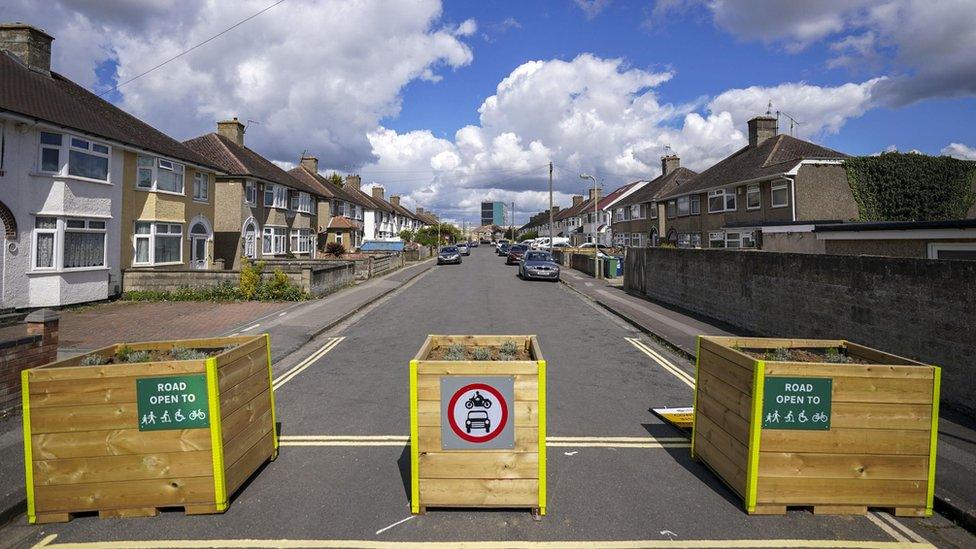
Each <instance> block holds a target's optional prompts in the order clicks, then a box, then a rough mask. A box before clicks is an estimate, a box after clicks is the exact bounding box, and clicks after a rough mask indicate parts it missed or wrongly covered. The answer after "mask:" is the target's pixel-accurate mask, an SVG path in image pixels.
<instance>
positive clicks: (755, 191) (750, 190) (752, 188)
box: [746, 185, 762, 210]
mask: <svg viewBox="0 0 976 549" xmlns="http://www.w3.org/2000/svg"><path fill="white" fill-rule="evenodd" d="M753 195H755V197H756V198H757V199H758V200H757V203H756V205H755V206H752V205H750V204H749V202H750V200H751V199H752V196H753ZM760 209H762V191H761V189H760V187H759V185H749V186H747V187H746V210H760Z"/></svg>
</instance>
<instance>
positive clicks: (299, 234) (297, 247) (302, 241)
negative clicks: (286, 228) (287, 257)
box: [291, 229, 312, 254]
mask: <svg viewBox="0 0 976 549" xmlns="http://www.w3.org/2000/svg"><path fill="white" fill-rule="evenodd" d="M291 251H292V253H296V254H307V253H311V251H312V230H311V229H292V231H291Z"/></svg>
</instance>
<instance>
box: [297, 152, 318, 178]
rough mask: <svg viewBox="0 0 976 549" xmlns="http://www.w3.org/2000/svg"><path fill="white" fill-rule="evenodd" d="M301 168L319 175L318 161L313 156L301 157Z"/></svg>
mask: <svg viewBox="0 0 976 549" xmlns="http://www.w3.org/2000/svg"><path fill="white" fill-rule="evenodd" d="M301 164H302V167H303V168H305V169H306V170H308V171H309V172H311V173H313V174H315V173H319V159H318V158H315V157H314V156H303V157H302V160H301Z"/></svg>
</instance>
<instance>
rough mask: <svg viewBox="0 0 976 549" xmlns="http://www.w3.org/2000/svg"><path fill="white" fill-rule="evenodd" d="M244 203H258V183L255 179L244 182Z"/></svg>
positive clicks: (254, 204) (253, 204)
mask: <svg viewBox="0 0 976 549" xmlns="http://www.w3.org/2000/svg"><path fill="white" fill-rule="evenodd" d="M244 203H245V204H247V205H248V206H257V205H258V184H257V183H255V182H254V181H250V180H249V181H245V182H244Z"/></svg>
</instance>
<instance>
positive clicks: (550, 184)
mask: <svg viewBox="0 0 976 549" xmlns="http://www.w3.org/2000/svg"><path fill="white" fill-rule="evenodd" d="M552 231H553V228H552V161H551V160H550V161H549V253H552V251H553V249H554V248H553V236H552Z"/></svg>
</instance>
